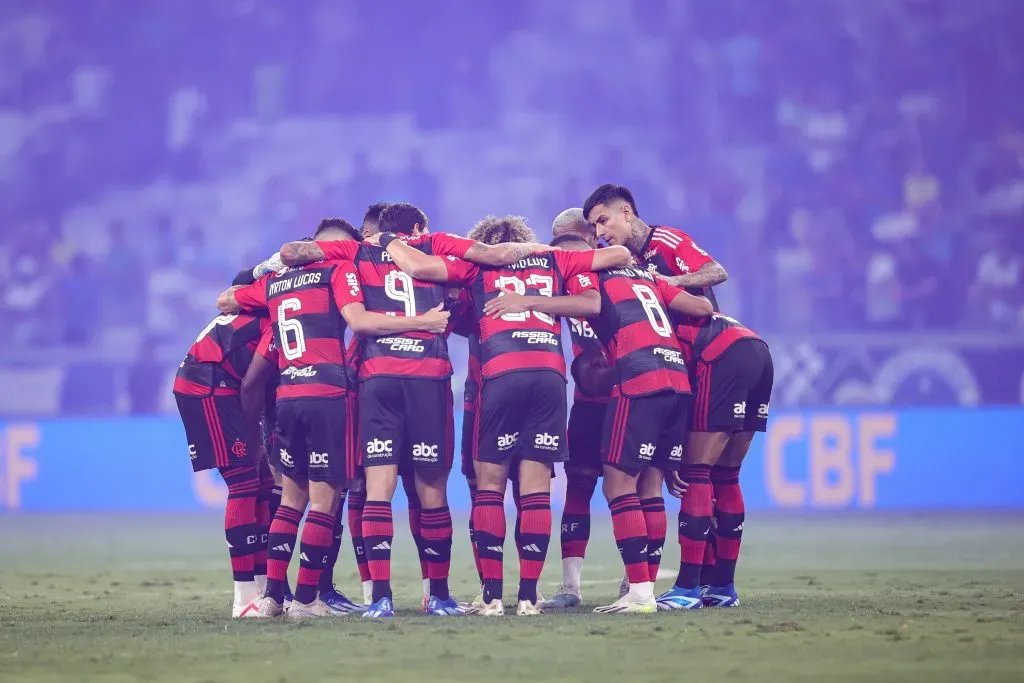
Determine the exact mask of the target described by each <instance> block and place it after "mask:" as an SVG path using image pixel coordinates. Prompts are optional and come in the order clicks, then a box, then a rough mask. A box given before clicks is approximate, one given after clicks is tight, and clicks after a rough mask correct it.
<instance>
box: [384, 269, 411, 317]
mask: <svg viewBox="0 0 1024 683" xmlns="http://www.w3.org/2000/svg"><path fill="white" fill-rule="evenodd" d="M384 293H385V294H387V295H388V298H389V299H391V300H393V301H397V302H399V303H401V304H402V305H403V306H405V317H406V318H411V317H413V316H414V315H416V290H415V289H414V285H413V283H412V278H411V277H409V276H408V275H407V274H406V273H403V272H402V271H400V270H392V271H390V272H389V273H387V274H386V275H385V276H384Z"/></svg>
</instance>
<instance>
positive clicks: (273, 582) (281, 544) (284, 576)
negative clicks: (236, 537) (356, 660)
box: [257, 410, 309, 617]
mask: <svg viewBox="0 0 1024 683" xmlns="http://www.w3.org/2000/svg"><path fill="white" fill-rule="evenodd" d="M281 412H286V411H284V410H282V411H281ZM281 412H279V415H280V414H281ZM289 448H290V446H284V445H282V446H280V448H279V453H281V454H282V455H281V456H280V458H279V461H280V460H282V459H285V458H287V461H286V463H285V464H287V467H285V464H282V466H281V472H282V478H281V504H280V505H279V506H278V508H277V512H276V513H275V514H274V519H273V520H271V522H270V532H269V533H268V535H267V538H268V541H267V544H268V550H267V590H266V591H265V592H264V594H263V597H262V598H260V599H259V600H258V601H257V606H258V608H259V609H258V616H260V617H276V616H280V615H281V614H282V613H284V602H285V588H286V586H287V581H288V564H289V563H290V562H291V559H292V552H293V550H294V549H295V539H296V537H297V536H298V532H299V523H300V522H301V521H302V513H303V511H304V510H305V509H306V504H307V503H308V502H309V492H308V483H307V482H306V480H305V468H304V467H300V468H296V467H295V460H294V458H292V456H291V451H290V450H288V449H289ZM286 472H287V473H286ZM297 477H302V478H301V479H299V478H297Z"/></svg>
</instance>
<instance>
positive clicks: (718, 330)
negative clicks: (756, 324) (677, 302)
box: [676, 313, 760, 362]
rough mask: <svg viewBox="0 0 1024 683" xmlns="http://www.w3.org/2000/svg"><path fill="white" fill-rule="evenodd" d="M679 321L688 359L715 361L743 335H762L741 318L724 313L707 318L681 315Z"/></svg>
mask: <svg viewBox="0 0 1024 683" xmlns="http://www.w3.org/2000/svg"><path fill="white" fill-rule="evenodd" d="M678 322H679V324H678V325H677V326H676V334H677V335H678V337H679V341H680V343H681V344H682V348H683V352H684V355H685V356H686V359H687V362H689V361H691V360H693V359H695V358H702V359H704V360H706V361H713V360H715V359H717V358H718V357H719V356H720V355H722V353H724V352H725V350H726V349H728V348H729V347H730V346H732V345H733V344H734V343H735V342H737V341H739V340H740V339H760V337H759V336H758V335H757V333H756V332H754V331H753V330H751V329H750V328H748V327H747V326H745V325H744V324H743V323H741V322H740V321H739V320H736V319H735V318H732V317H729V316H727V315H722V314H721V313H714V314H712V315H709V316H707V317H706V318H693V317H690V316H680V317H679V318H678Z"/></svg>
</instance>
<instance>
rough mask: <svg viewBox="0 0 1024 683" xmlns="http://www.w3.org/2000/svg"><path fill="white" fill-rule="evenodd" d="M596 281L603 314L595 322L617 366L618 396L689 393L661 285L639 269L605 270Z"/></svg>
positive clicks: (592, 321) (593, 322) (596, 328)
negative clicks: (619, 394)
mask: <svg viewBox="0 0 1024 683" xmlns="http://www.w3.org/2000/svg"><path fill="white" fill-rule="evenodd" d="M598 278H599V279H600V282H601V298H602V305H601V313H600V314H599V315H598V316H597V317H596V318H594V319H592V320H591V323H592V325H593V327H594V331H595V332H596V333H597V335H598V337H599V338H600V339H601V341H602V342H603V343H604V344H605V348H606V349H607V350H608V356H609V358H610V359H611V360H612V361H613V362H614V363H615V366H616V370H617V372H618V378H619V384H618V391H619V392H621V393H622V394H623V395H625V396H631V397H634V396H646V395H648V394H654V393H658V392H663V391H674V392H678V393H687V392H689V391H690V381H689V377H688V375H687V370H686V363H685V360H684V358H683V353H682V348H681V347H680V345H679V341H678V340H677V339H676V335H675V330H674V329H673V325H672V322H671V321H670V319H669V317H668V314H667V313H666V308H667V307H666V302H665V300H664V297H663V296H662V293H661V289H662V287H661V283H659V282H658V281H657V280H656V279H655V278H654V276H653V275H651V274H650V273H648V272H645V271H643V270H639V269H637V268H620V269H615V270H607V271H604V272H601V273H598Z"/></svg>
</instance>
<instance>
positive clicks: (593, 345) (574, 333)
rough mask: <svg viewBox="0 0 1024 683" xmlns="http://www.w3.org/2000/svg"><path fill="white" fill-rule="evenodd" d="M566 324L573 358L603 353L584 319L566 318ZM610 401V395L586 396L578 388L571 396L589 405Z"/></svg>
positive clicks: (592, 330)
mask: <svg viewBox="0 0 1024 683" xmlns="http://www.w3.org/2000/svg"><path fill="white" fill-rule="evenodd" d="M578 277H583V276H578ZM577 279H578V278H577ZM590 279H592V280H594V281H596V279H597V276H596V275H593V276H591V277H590ZM571 282H572V281H571V280H570V283H571ZM596 290H597V288H595V291H596ZM582 291H583V289H582V288H574V291H572V292H570V293H571V294H579V293H580V292H582ZM566 322H567V323H568V325H569V338H570V339H572V356H573V358H579V357H580V356H581V355H582V354H584V353H593V352H597V353H604V346H603V345H602V344H601V340H600V339H598V338H597V333H596V332H594V328H593V327H591V326H590V321H589V320H587V319H586V318H566ZM610 399H611V395H608V396H587V395H586V394H584V393H583V392H582V391H580V390H579V387H577V388H576V392H575V394H574V396H573V400H574V401H586V402H589V403H607V402H608V401H609V400H610Z"/></svg>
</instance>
